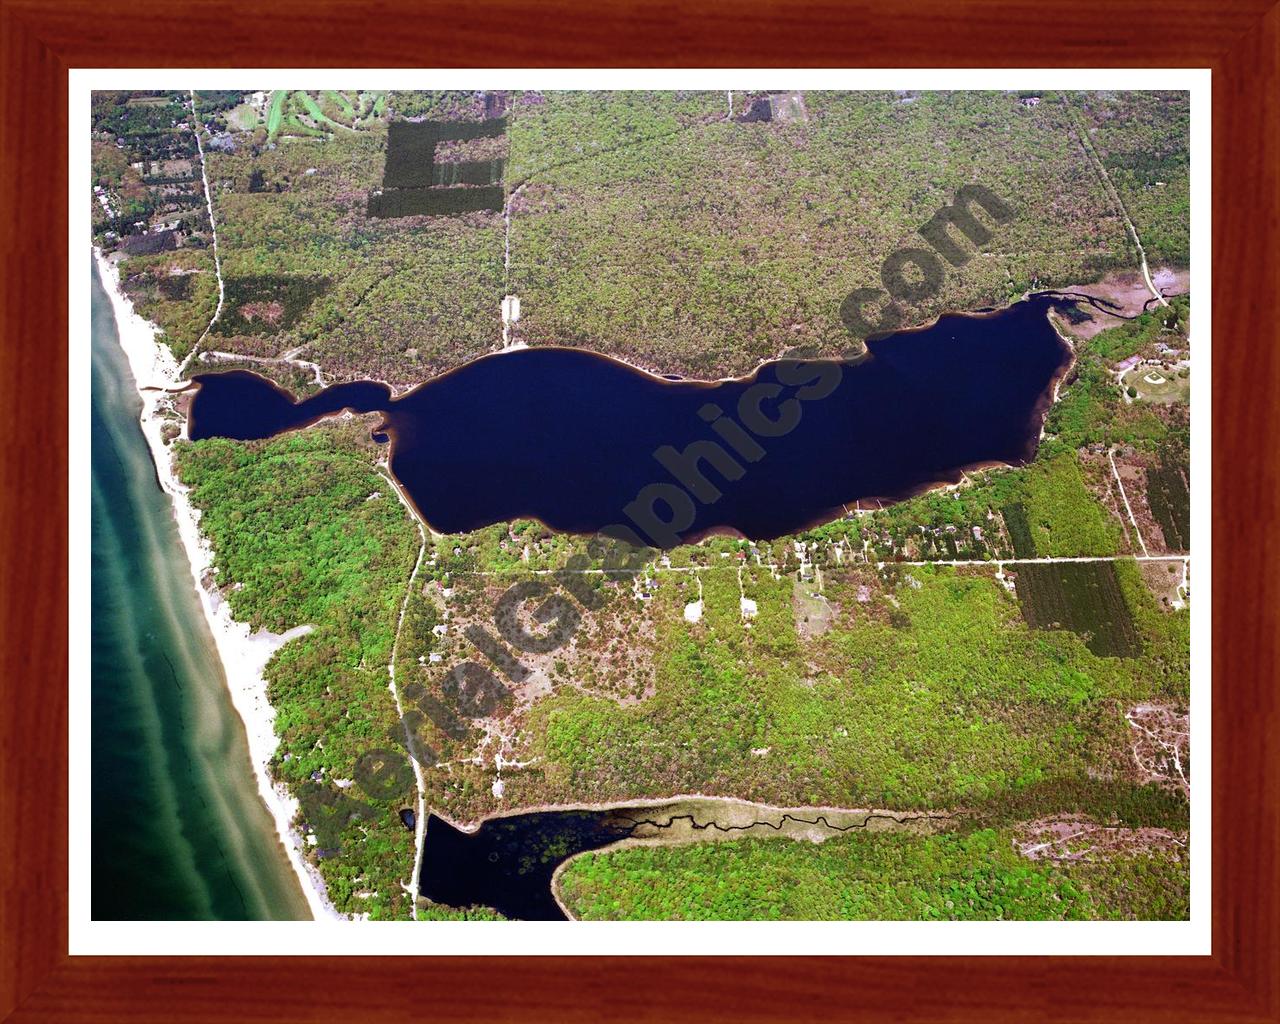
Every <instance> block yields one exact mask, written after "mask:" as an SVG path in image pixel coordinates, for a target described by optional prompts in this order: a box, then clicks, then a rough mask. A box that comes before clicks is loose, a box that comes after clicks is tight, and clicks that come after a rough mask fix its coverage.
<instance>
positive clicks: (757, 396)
mask: <svg viewBox="0 0 1280 1024" xmlns="http://www.w3.org/2000/svg"><path fill="white" fill-rule="evenodd" d="M1059 301H1060V300H1055V299H1052V298H1050V297H1047V296H1033V297H1031V298H1029V299H1026V300H1023V301H1021V302H1018V303H1015V304H1014V305H1012V306H1010V307H1008V308H1007V309H1003V310H1000V311H997V312H991V313H983V314H950V315H946V316H943V317H942V318H941V319H939V320H938V321H937V322H936V323H934V324H933V325H931V326H929V327H927V328H923V329H919V330H913V331H904V332H899V333H897V334H893V335H889V336H885V337H882V338H879V339H872V340H871V341H869V342H868V345H867V354H866V355H865V356H864V357H863V358H860V359H857V360H851V361H850V360H845V361H840V360H825V359H814V360H811V361H804V360H798V359H785V360H780V361H776V362H770V363H766V364H764V365H763V366H761V367H760V368H759V369H758V370H757V372H756V373H755V374H753V375H752V376H751V377H749V378H744V379H737V380H726V381H720V382H715V383H707V382H700V381H682V380H669V379H664V378H660V377H656V376H652V375H650V374H647V373H644V372H642V371H639V370H636V369H634V368H632V367H630V366H628V365H627V364H625V363H622V362H619V361H617V360H614V359H610V358H608V357H605V356H601V355H596V354H593V353H590V352H585V351H580V350H576V349H562V348H542V349H538V348H534V349H522V350H518V351H515V352H504V353H499V354H496V355H491V356H486V357H483V358H480V359H477V360H475V361H474V362H471V363H468V364H467V365H465V366H463V367H461V368H459V369H457V370H454V371H452V372H450V373H447V374H444V375H443V376H440V377H437V378H435V379H433V380H431V381H428V382H426V383H424V384H422V385H421V386H419V387H417V388H415V389H414V390H412V391H410V392H408V393H407V394H404V395H402V396H400V397H398V398H397V397H393V395H392V394H391V391H390V389H389V388H388V387H387V386H386V385H385V384H380V383H376V382H371V381H357V382H352V383H347V384H340V385H335V386H332V387H329V388H326V389H324V390H323V391H320V392H319V393H317V394H315V395H312V396H310V397H308V398H306V399H304V400H302V401H295V400H294V398H293V397H292V396H291V395H289V394H288V393H287V392H285V391H282V390H281V389H279V388H278V387H276V386H275V385H274V384H272V383H271V382H269V381H267V380H266V379H264V378H262V377H259V376H257V375H256V374H253V373H249V372H246V371H233V372H227V373H216V374H215V373H210V374H201V375H198V376H197V377H195V379H194V380H195V384H196V386H197V387H196V393H195V395H194V397H193V399H192V401H191V405H190V410H189V425H188V430H189V435H190V437H191V438H192V439H193V440H199V439H202V438H209V437H227V438H233V439H239V440H254V439H262V438H268V437H272V436H274V435H276V434H280V433H282V432H284V431H288V430H294V429H298V428H301V427H304V426H307V425H309V424H311V423H314V422H315V421H317V420H319V419H321V418H323V417H325V416H328V415H331V414H334V413H337V412H340V411H342V410H344V409H349V410H352V411H354V412H358V413H379V414H381V416H382V421H381V423H379V424H378V426H377V428H376V429H375V432H374V436H375V438H376V439H377V440H380V441H388V440H389V441H390V443H391V446H392V447H391V458H390V468H391V471H392V473H393V474H394V475H395V477H396V478H397V479H398V480H399V481H400V483H401V485H402V487H403V488H404V491H405V493H406V494H407V495H408V497H409V498H410V500H411V501H412V502H413V503H414V505H415V506H416V507H417V509H418V511H419V513H420V514H421V515H422V517H423V519H425V520H426V521H427V522H428V523H429V524H430V525H431V526H432V527H433V528H434V529H436V530H438V531H440V532H442V533H461V532H466V531H470V530H474V529H478V528H480V527H482V526H487V525H489V524H491V523H496V522H504V521H507V520H511V519H518V518H532V519H538V520H541V521H542V522H543V523H545V524H546V525H547V526H549V527H551V528H552V529H556V530H562V531H566V532H571V533H596V532H603V533H606V534H609V535H610V536H615V537H619V538H621V539H624V540H627V541H630V542H638V543H641V544H644V545H646V546H650V547H657V548H669V547H674V546H675V545H677V544H679V543H687V542H690V541H693V540H696V539H698V538H701V537H704V536H706V535H708V534H711V533H715V532H732V533H739V534H742V535H744V536H747V537H750V538H753V539H761V540H767V539H772V538H774V537H779V536H783V535H785V534H788V533H793V532H796V531H798V530H801V529H804V528H805V527H808V526H812V525H814V524H816V523H819V522H822V521H825V520H828V519H830V518H832V517H834V516H838V515H841V514H843V513H844V511H845V510H846V509H852V508H853V507H854V504H855V502H864V503H865V502H868V501H874V500H884V501H888V500H896V499H901V498H904V497H908V496H910V495H912V494H915V493H919V492H920V491H923V490H926V489H928V488H929V487H932V486H936V485H939V484H943V483H953V482H956V481H957V480H958V479H959V478H960V474H961V472H962V471H964V470H965V469H970V468H976V467H980V466H983V465H989V464H998V463H1008V464H1012V465H1018V464H1021V463H1023V462H1025V461H1027V460H1029V459H1030V458H1031V457H1032V456H1033V455H1034V453H1035V448H1036V445H1037V442H1038V439H1039V436H1040V428H1041V423H1042V421H1043V418H1044V413H1045V411H1046V410H1047V408H1048V406H1049V404H1050V402H1051V401H1052V394H1053V390H1054V387H1055V384H1056V381H1057V380H1058V379H1059V378H1060V376H1061V375H1062V374H1063V373H1064V372H1065V371H1066V369H1067V367H1068V366H1069V365H1070V360H1071V351H1070V348H1069V347H1068V346H1067V345H1066V344H1065V343H1064V342H1063V341H1062V340H1061V339H1060V338H1059V337H1058V334H1057V332H1056V331H1055V330H1054V328H1053V325H1052V324H1051V323H1050V321H1049V319H1048V316H1047V313H1048V312H1049V310H1050V308H1051V307H1053V306H1054V305H1055V304H1057V303H1058V302H1059Z"/></svg>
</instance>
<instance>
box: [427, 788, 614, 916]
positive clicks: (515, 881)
mask: <svg viewBox="0 0 1280 1024" xmlns="http://www.w3.org/2000/svg"><path fill="white" fill-rule="evenodd" d="M634 813H635V811H634V810H633V809H630V808H617V809H613V810H605V811H543V812H537V813H532V814H513V815H510V816H509V817H503V818H490V819H488V820H487V821H485V822H484V823H483V824H482V825H481V826H480V827H479V828H478V829H476V831H474V832H463V831H462V830H461V829H458V828H454V827H453V826H452V825H450V824H449V823H448V822H447V821H445V820H444V819H443V818H440V817H437V816H436V815H434V814H432V815H430V816H429V817H428V818H427V829H426V838H425V839H424V841H423V846H422V870H421V872H420V874H419V875H418V891H419V892H420V893H421V894H422V895H423V896H425V897H426V898H427V899H429V900H431V901H432V902H434V903H443V904H446V905H447V906H451V907H469V906H485V907H492V908H493V909H494V910H496V911H498V913H500V914H502V915H503V916H504V917H508V918H511V919H514V920H522V921H564V920H567V918H566V917H565V914H564V911H563V910H561V909H560V905H559V904H558V903H557V902H556V900H555V897H554V896H553V895H552V894H551V876H552V875H553V874H554V873H555V870H556V868H557V867H559V866H560V864H561V863H563V862H564V861H565V860H567V859H568V858H570V857H572V856H574V855H575V854H579V853H583V852H585V851H587V850H596V849H599V848H600V847H602V846H608V845H609V844H610V843H615V842H617V841H618V840H619V839H625V838H626V837H627V836H629V835H631V833H632V832H633V831H635V829H636V827H637V824H638V823H637V821H636V820H635V818H628V817H627V815H628V814H634Z"/></svg>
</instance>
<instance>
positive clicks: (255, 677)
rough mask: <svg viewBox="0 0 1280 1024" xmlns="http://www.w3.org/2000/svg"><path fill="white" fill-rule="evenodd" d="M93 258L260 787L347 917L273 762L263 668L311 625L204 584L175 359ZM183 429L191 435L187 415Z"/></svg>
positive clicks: (322, 897) (312, 879) (322, 896)
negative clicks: (171, 433)
mask: <svg viewBox="0 0 1280 1024" xmlns="http://www.w3.org/2000/svg"><path fill="white" fill-rule="evenodd" d="M94 260H95V261H96V263H97V266H98V273H99V274H100V275H101V278H102V285H103V287H104V288H105V290H106V292H107V295H108V296H109V297H110V300H111V308H112V312H113V314H114V316H115V321H116V331H117V334H118V335H119V338H120V345H121V348H123V349H124V352H125V356H126V357H127V359H128V361H129V366H130V368H131V370H132V373H133V378H134V381H135V383H136V385H137V389H138V394H139V396H140V397H141V399H142V416H141V419H140V422H141V425H142V433H143V435H144V436H145V437H146V440H147V446H148V448H150V450H151V458H152V461H153V462H154V463H155V467H156V475H157V477H158V478H159V481H160V486H161V488H163V490H164V491H165V493H166V494H167V495H169V498H170V501H171V503H172V507H173V513H174V519H175V520H176V521H177V524H178V533H179V535H180V536H181V538H182V546H183V548H184V549H185V550H186V555H187V563H188V565H189V566H190V568H191V578H192V582H193V584H194V586H195V589H196V593H197V595H198V596H199V598H200V607H201V609H202V610H203V611H204V617H205V620H206V621H207V622H208V624H209V631H210V632H211V633H212V634H213V638H214V642H215V644H216V645H217V650H218V658H219V660H220V661H221V662H222V669H223V673H224V675H225V676H226V680H227V688H228V689H229V690H230V693H231V702H232V704H233V705H234V706H235V709H236V712H237V714H239V716H240V719H241V721H243V722H244V727H245V732H246V734H247V736H248V742H249V755H250V759H251V760H252V762H253V774H254V778H255V779H256V780H257V784H258V793H259V795H260V796H261V797H262V800H263V802H264V803H265V804H266V806H267V810H268V811H269V812H270V814H271V817H272V820H273V821H274V822H275V827H276V833H277V835H278V836H279V838H280V841H281V843H283V844H284V848H285V852H286V853H287V854H288V857H289V863H290V865H291V866H292V868H293V870H294V873H295V874H296V875H297V876H298V879H299V881H300V883H301V885H302V891H303V894H304V895H305V896H306V900H307V905H308V907H310V909H311V913H312V916H313V917H315V918H316V920H323V919H337V920H344V918H343V917H342V915H340V914H338V913H337V911H336V910H335V909H334V908H333V906H332V905H331V904H330V903H329V900H328V898H327V895H326V893H325V887H324V883H323V882H322V880H321V879H320V876H319V874H318V873H317V872H316V871H315V870H314V869H313V868H312V867H311V866H310V865H309V864H308V863H307V861H306V858H305V857H304V856H303V854H302V847H301V839H300V837H299V836H298V835H297V834H296V833H295V832H294V830H293V828H292V821H293V818H294V815H295V814H296V813H297V810H298V803H297V801H296V800H295V799H294V798H293V797H292V796H290V795H289V793H288V792H287V791H286V790H285V788H284V787H283V786H281V785H277V784H275V783H274V782H273V781H272V779H271V777H270V773H269V770H268V764H269V762H270V760H271V757H272V755H273V754H274V753H275V750H276V745H277V742H276V735H275V717H276V715H275V709H274V708H272V707H271V705H270V703H269V702H268V701H267V694H266V681H265V680H264V679H263V671H264V669H265V668H266V664H267V662H268V661H269V660H270V659H271V655H272V654H273V653H275V651H276V650H278V649H279V648H280V647H281V646H283V645H284V644H286V643H288V642H289V641H290V640H292V639H294V638H295V637H298V636H301V635H302V634H304V633H306V632H307V631H308V630H310V628H311V627H310V626H308V625H299V626H297V627H295V628H294V629H291V630H289V631H288V632H287V633H284V634H275V633H270V632H267V631H265V630H261V631H259V632H257V633H253V632H251V631H250V628H249V626H248V624H246V623H243V622H238V621H236V620H235V619H233V618H232V617H231V611H230V608H229V607H228V606H227V604H226V603H225V602H224V601H223V600H222V599H221V596H220V595H219V594H218V592H217V589H216V587H214V586H213V585H212V583H209V584H206V580H212V578H213V552H212V550H211V549H210V547H209V544H208V542H207V541H206V540H205V539H204V538H203V537H202V536H201V534H200V530H199V520H200V512H199V510H198V509H196V508H195V507H194V506H193V505H192V504H191V501H190V498H189V496H188V492H187V489H186V488H185V487H183V486H182V484H181V483H179V481H178V479H177V477H176V476H175V474H174V472H173V461H172V457H171V455H170V452H169V450H168V446H167V445H166V444H165V442H164V439H163V436H162V431H163V428H164V425H165V423H166V419H165V417H166V414H169V413H170V412H171V410H172V409H173V408H174V397H173V396H172V395H169V394H166V393H165V389H170V388H174V387H176V386H178V385H179V383H180V376H179V372H178V364H177V361H176V360H175V359H174V358H173V355H172V354H171V353H170V352H169V350H168V349H167V348H166V347H164V346H163V345H160V344H159V343H157V341H156V336H157V334H158V333H159V330H158V328H157V327H156V326H155V325H154V324H152V323H150V322H148V321H147V320H144V319H143V318H142V317H141V316H139V315H138V314H137V313H136V312H135V311H134V309H133V306H132V304H131V303H130V302H129V300H128V299H127V298H126V297H125V296H124V294H123V292H122V291H121V289H120V282H119V277H118V275H117V273H116V268H115V265H114V264H113V263H112V262H111V261H110V260H108V259H107V258H105V257H104V256H103V254H102V252H101V251H100V250H98V249H97V248H95V249H94ZM170 422H172V420H170ZM183 434H184V435H185V423H184V424H183Z"/></svg>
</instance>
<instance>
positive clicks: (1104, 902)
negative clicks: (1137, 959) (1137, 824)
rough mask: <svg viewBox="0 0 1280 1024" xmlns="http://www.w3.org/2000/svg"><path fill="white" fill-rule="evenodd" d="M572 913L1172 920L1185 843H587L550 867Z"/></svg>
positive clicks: (1181, 886)
mask: <svg viewBox="0 0 1280 1024" xmlns="http://www.w3.org/2000/svg"><path fill="white" fill-rule="evenodd" d="M559 882H560V892H561V895H562V897H563V898H564V900H565V902H566V903H567V904H568V906H569V908H570V909H571V910H572V911H573V913H574V915H575V916H577V917H579V918H580V919H582V920H589V921H590V920H605V921H616V920H640V921H668V920H674V921H702V920H714V921H780V920H783V921H785V920H792V921H997V920H1018V921H1083V920H1178V919H1185V918H1186V917H1187V916H1188V914H1189V913H1190V891H1189V886H1188V884H1187V854H1186V850H1185V849H1183V848H1180V847H1178V846H1177V845H1175V844H1170V845H1168V846H1163V847H1154V848H1151V849H1147V850H1142V851H1138V852H1130V853H1123V854H1120V855H1118V856H1109V857H1102V856H1094V857H1091V856H1088V855H1087V854H1086V855H1084V856H1082V857H1081V858H1080V859H1078V860H1051V859H1048V858H1045V859H1042V860H1028V859H1027V858H1025V857H1023V856H1021V855H1019V854H1018V852H1017V851H1016V849H1015V836H1014V833H1013V830H1011V829H979V830H975V831H970V832H948V833H943V834H941V835H931V836H915V835H888V834H883V833H864V834H853V835H848V836H839V837H836V838H833V839H828V840H826V841H825V842H823V843H820V844H818V843H811V842H807V841H804V840H789V839H739V840H736V841H733V842H716V843H702V844H698V845H692V846H656V847H633V848H629V849H622V850H618V851H615V852H609V853H596V854H584V855H583V856H581V857H579V858H577V859H575V860H573V861H571V862H570V863H569V865H568V867H567V868H566V869H565V870H564V872H563V874H562V875H561V876H560V879H559Z"/></svg>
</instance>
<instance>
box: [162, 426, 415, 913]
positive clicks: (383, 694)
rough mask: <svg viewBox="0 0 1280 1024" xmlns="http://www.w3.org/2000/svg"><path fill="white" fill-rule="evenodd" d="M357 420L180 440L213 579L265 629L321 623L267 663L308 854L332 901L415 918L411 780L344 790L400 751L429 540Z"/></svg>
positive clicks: (280, 758) (235, 608)
mask: <svg viewBox="0 0 1280 1024" xmlns="http://www.w3.org/2000/svg"><path fill="white" fill-rule="evenodd" d="M363 433H365V432H364V431H363V430H362V428H361V426H360V424H358V423H357V424H350V425H347V426H339V425H333V424H328V425H320V426H317V427H313V428H312V429H310V430H308V431H305V432H304V433H301V434H295V435H291V436H288V437H284V438H281V439H277V440H274V441H267V442H258V443H253V444H241V443H237V442H231V441H225V440H209V441H200V442H197V443H195V444H190V443H183V444H180V445H179V446H178V447H177V466H178V472H179V475H180V477H181V479H182V481H183V482H184V483H185V484H186V485H187V486H188V487H190V488H191V498H192V501H193V502H194V503H195V505H196V506H197V507H198V508H199V509H201V511H202V515H201V520H200V527H201V530H202V531H203V533H204V534H205V536H207V537H208V538H209V540H210V541H211V543H212V545H213V550H214V552H215V561H214V564H215V567H216V571H217V576H216V582H217V585H218V588H219V590H220V592H221V594H222V596H223V598H224V599H225V600H226V601H227V602H229V604H230V605H231V610H232V613H233V614H234V615H235V617H236V618H237V619H239V620H241V621H245V622H248V623H249V624H250V625H251V626H252V627H253V628H254V629H269V630H271V631H273V632H277V633H280V632H284V631H286V630H289V629H292V628H294V627H296V626H301V625H309V626H311V627H313V628H312V630H311V631H310V632H308V633H307V634H306V635H305V636H302V637H300V638H297V639H295V640H292V641H290V642H289V643H288V644H286V645H285V646H284V647H283V648H281V649H280V650H279V651H278V652H277V653H276V654H275V656H274V657H273V658H272V660H271V662H270V663H269V664H268V666H267V684H268V689H267V696H268V699H269V700H270V701H271V704H272V706H273V707H274V708H275V709H276V715H277V717H276V732H277V734H278V735H279V737H280V746H279V748H278V750H277V753H276V757H275V760H274V761H273V763H272V766H271V767H272V772H273V774H274V775H275V777H276V778H277V779H279V780H280V781H281V782H283V783H285V784H286V785H287V786H288V787H289V789H290V791H291V792H292V793H293V794H294V795H295V796H297V797H299V798H300V799H301V802H302V810H301V812H300V817H299V821H298V825H299V828H300V830H301V831H302V832H304V833H308V834H314V835H316V836H317V843H316V845H314V846H308V847H307V848H306V849H307V851H308V853H309V855H310V856H311V857H312V858H313V860H314V862H315V864H316V866H317V867H318V868H319V870H320V873H321V875H322V876H323V878H324V880H325V884H326V885H327V887H328V890H329V897H330V899H331V900H332V901H333V903H334V905H335V906H336V907H337V908H338V909H339V910H341V911H343V912H345V913H353V914H362V913H368V914H369V915H370V916H372V917H374V918H384V917H406V916H408V897H407V896H406V894H405V893H404V892H403V891H402V889H401V887H400V886H401V883H402V882H404V881H406V880H408V877H409V875H410V874H411V868H412V864H413V858H414V850H413V833H412V832H411V831H408V830H406V829H405V828H404V826H403V825H402V824H401V823H400V819H399V809H400V808H401V807H406V806H408V807H412V806H414V800H415V799H416V794H415V793H414V786H413V778H412V775H409V776H408V777H407V779H406V777H405V776H404V775H403V774H401V775H400V776H398V777H397V778H396V779H395V780H394V783H393V784H392V785H389V786H383V787H380V788H379V789H377V790H376V791H375V792H374V793H370V792H368V791H366V787H364V786H362V787H360V788H358V789H353V790H352V792H351V794H350V795H351V796H352V797H354V798H357V799H358V801H359V803H358V804H357V803H356V802H354V801H351V802H348V801H347V800H346V799H345V798H346V796H347V794H346V793H345V790H344V789H342V788H341V786H340V782H341V781H345V782H347V783H348V784H349V783H350V781H351V780H354V779H356V778H357V777H358V774H359V772H360V768H359V767H358V766H359V765H360V763H361V760H362V759H363V758H365V757H366V755H368V754H369V753H370V751H374V750H377V749H378V748H383V747H388V746H390V744H389V742H388V739H387V737H388V736H389V735H392V734H393V731H394V730H395V729H397V728H398V717H397V715H396V710H395V705H394V703H393V701H392V698H391V694H390V693H389V692H388V689H387V683H388V677H387V663H388V661H389V660H390V655H391V645H392V641H393V640H394V637H395V628H396V617H397V614H398V611H399V606H400V602H401V600H402V599H403V596H404V591H405V587H406V585H407V582H408V578H409V573H410V570H411V569H412V566H413V561H414V558H415V556H416V553H417V548H416V541H417V533H416V530H415V528H414V526H413V524H412V523H411V521H410V520H409V518H408V516H407V515H406V513H405V511H404V508H403V507H402V506H401V505H400V502H399V500H398V499H397V498H396V496H395V495H394V493H392V491H391V487H390V485H389V483H388V482H387V480H386V479H385V478H384V477H382V476H381V475H380V474H378V473H377V472H376V471H375V470H374V468H373V460H374V452H373V451H372V445H371V443H370V442H368V441H367V440H365V439H363V437H362V434H363Z"/></svg>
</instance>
